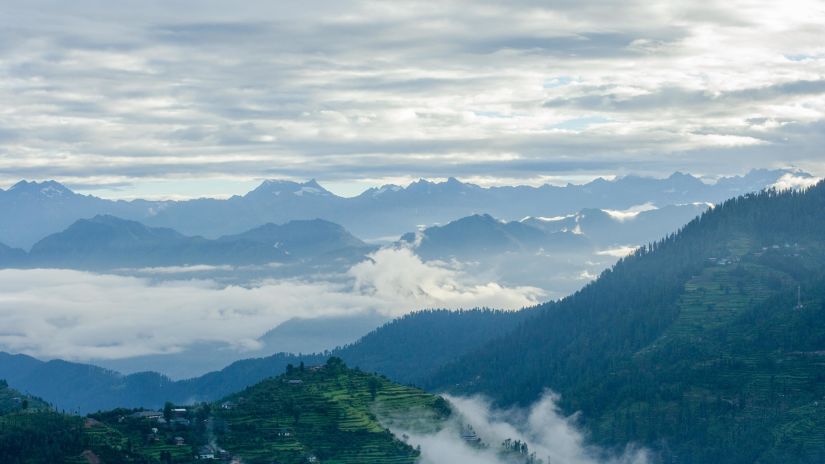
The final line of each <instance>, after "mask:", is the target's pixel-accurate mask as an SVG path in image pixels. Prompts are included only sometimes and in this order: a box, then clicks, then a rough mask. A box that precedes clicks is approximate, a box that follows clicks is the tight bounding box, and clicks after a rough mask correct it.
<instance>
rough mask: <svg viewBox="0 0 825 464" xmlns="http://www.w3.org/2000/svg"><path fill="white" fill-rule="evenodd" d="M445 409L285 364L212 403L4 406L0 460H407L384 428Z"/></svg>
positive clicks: (405, 390)
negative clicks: (83, 413)
mask: <svg viewBox="0 0 825 464" xmlns="http://www.w3.org/2000/svg"><path fill="white" fill-rule="evenodd" d="M0 398H2V395H0ZM33 401H34V400H33ZM449 414H450V408H449V406H448V404H447V402H446V401H445V400H443V399H442V398H440V397H438V396H434V395H430V394H427V393H425V392H424V391H422V390H418V389H415V388H412V387H404V386H400V385H397V384H394V383H392V382H390V381H389V380H387V379H386V378H384V377H380V376H376V375H372V374H366V373H363V372H361V371H358V370H353V369H349V368H347V367H346V366H345V365H344V364H343V362H342V361H341V360H340V359H338V358H331V359H330V360H329V361H328V362H327V363H326V364H325V365H323V366H318V367H314V368H303V367H302V366H298V367H295V368H290V370H289V372H288V373H286V374H284V375H281V376H279V377H274V378H270V379H267V380H265V381H263V382H261V383H259V384H257V385H254V386H252V387H249V388H247V389H246V390H244V391H242V392H240V393H237V394H234V395H231V396H229V397H227V398H225V399H223V400H221V401H219V402H217V403H214V404H207V403H201V404H196V405H190V406H184V407H175V406H173V405H171V404H168V405H167V407H166V408H164V411H163V412H161V411H143V410H133V409H116V410H112V411H107V412H98V413H95V414H90V415H89V416H87V417H85V418H81V417H79V416H72V415H66V414H59V413H57V412H54V411H51V410H49V409H46V408H43V409H31V410H18V411H15V412H11V413H9V414H6V415H3V416H0V462H3V463H4V464H24V463H25V464H41V463H43V464H46V463H48V464H53V463H61V462H62V463H66V464H86V463H95V462H103V463H110V464H111V463H136V464H138V463H139V464H171V463H177V464H183V463H195V462H203V461H204V459H198V458H197V457H198V454H200V453H203V452H204V449H206V450H207V453H208V454H211V455H214V459H207V461H210V460H211V461H213V462H218V461H223V462H229V461H230V460H232V459H240V460H241V461H242V462H244V463H247V464H256V463H267V464H270V463H272V462H278V463H282V464H292V463H295V464H298V463H306V462H323V463H333V464H347V463H352V464H355V463H370V464H383V463H386V464H406V463H410V464H411V463H414V462H416V460H417V457H418V454H419V453H418V451H417V450H415V449H413V448H412V447H410V446H409V445H407V444H405V443H404V442H402V441H400V440H399V439H398V438H396V437H395V436H394V435H393V434H392V433H390V432H389V430H388V429H387V428H386V426H387V425H391V424H394V423H395V424H397V425H403V426H404V428H405V430H415V429H416V427H421V426H420V425H418V423H419V422H426V423H428V424H431V425H429V426H430V427H437V426H438V425H437V424H439V423H442V422H443V419H446V417H447V416H449ZM423 419H426V421H423ZM432 424H435V425H432ZM312 458H315V459H317V461H312V460H311V459H312ZM98 460H99V461H98Z"/></svg>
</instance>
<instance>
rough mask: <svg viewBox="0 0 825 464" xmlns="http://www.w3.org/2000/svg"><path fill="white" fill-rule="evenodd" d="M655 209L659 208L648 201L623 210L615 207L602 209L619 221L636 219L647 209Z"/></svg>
mask: <svg viewBox="0 0 825 464" xmlns="http://www.w3.org/2000/svg"><path fill="white" fill-rule="evenodd" d="M655 209H658V208H657V207H656V205H654V204H653V203H650V202H647V203H645V204H643V205H636V206H631V207H630V208H628V209H625V210H621V211H619V210H615V209H603V210H602V211H604V212H605V213H607V214H608V215H610V217H612V218H613V219H615V220H617V221H619V222H624V221H627V220H630V219H634V218H635V217H636V216H638V215H639V213H644V212H645V211H653V210H655Z"/></svg>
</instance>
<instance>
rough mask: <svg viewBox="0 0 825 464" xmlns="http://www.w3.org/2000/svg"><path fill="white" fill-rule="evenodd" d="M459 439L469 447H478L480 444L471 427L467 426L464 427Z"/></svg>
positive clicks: (479, 439)
mask: <svg viewBox="0 0 825 464" xmlns="http://www.w3.org/2000/svg"><path fill="white" fill-rule="evenodd" d="M461 439H462V440H464V442H465V443H467V444H470V445H479V444H480V443H481V438H479V437H478V434H476V431H475V430H473V427H472V426H469V425H468V426H466V427H464V431H463V432H461Z"/></svg>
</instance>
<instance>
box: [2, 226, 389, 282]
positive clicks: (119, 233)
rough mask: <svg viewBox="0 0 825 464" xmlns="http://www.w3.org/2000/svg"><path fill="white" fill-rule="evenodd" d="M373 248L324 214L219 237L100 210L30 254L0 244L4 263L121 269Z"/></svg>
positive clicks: (327, 255)
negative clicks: (190, 233) (183, 231)
mask: <svg viewBox="0 0 825 464" xmlns="http://www.w3.org/2000/svg"><path fill="white" fill-rule="evenodd" d="M374 249H375V247H373V246H370V245H367V244H366V243H364V242H362V241H361V240H359V239H358V238H356V237H355V236H353V235H352V234H350V233H349V232H348V231H347V230H346V229H344V228H343V227H341V226H340V225H338V224H334V223H331V222H329V221H324V220H321V219H313V220H296V221H290V222H288V223H286V224H283V225H277V224H265V225H263V226H260V227H257V228H255V229H252V230H249V231H247V232H244V233H241V234H237V235H231V236H224V237H220V238H218V239H214V240H211V239H206V238H203V237H190V236H185V235H183V234H180V233H178V232H177V231H175V230H172V229H168V228H158V227H148V226H145V225H143V224H141V223H139V222H136V221H130V220H125V219H120V218H117V217H114V216H108V215H101V216H95V217H93V218H91V219H81V220H78V221H76V222H75V223H73V224H72V225H71V226H69V227H68V228H67V229H66V230H64V231H62V232H58V233H55V234H52V235H49V236H47V237H46V238H44V239H42V240H40V241H38V242H37V243H35V244H34V246H32V248H31V251H30V252H28V253H26V252H24V251H23V250H20V249H13V248H9V247H6V246H2V247H0V267H9V266H16V267H64V268H71V269H94V270H101V269H118V268H125V267H159V266H186V265H203V264H206V265H263V264H268V263H285V262H299V261H306V260H313V259H320V260H324V259H336V258H341V257H347V258H350V259H354V260H358V259H360V258H362V257H363V256H365V255H366V254H367V253H369V252H371V251H373V250H374Z"/></svg>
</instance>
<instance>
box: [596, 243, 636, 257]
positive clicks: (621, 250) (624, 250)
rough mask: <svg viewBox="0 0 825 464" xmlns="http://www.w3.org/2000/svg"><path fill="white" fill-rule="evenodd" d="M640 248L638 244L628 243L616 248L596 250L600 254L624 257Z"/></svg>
mask: <svg viewBox="0 0 825 464" xmlns="http://www.w3.org/2000/svg"><path fill="white" fill-rule="evenodd" d="M638 248H639V247H638V246H632V245H626V246H620V247H615V248H608V249H607V250H599V251H597V252H596V254H597V255H599V256H612V257H614V258H624V257H625V256H629V255H631V254H633V252H634V251H636V250H637V249H638Z"/></svg>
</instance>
